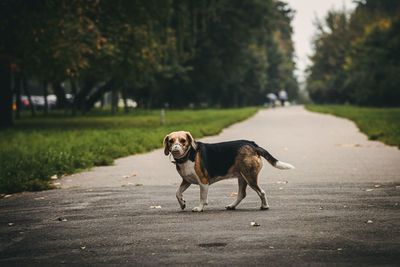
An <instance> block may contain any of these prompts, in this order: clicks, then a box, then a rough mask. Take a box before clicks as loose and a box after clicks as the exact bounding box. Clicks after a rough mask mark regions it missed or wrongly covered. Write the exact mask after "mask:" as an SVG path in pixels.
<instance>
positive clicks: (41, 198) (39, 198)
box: [34, 197, 45, 200]
mask: <svg viewBox="0 0 400 267" xmlns="http://www.w3.org/2000/svg"><path fill="white" fill-rule="evenodd" d="M43 199H45V197H35V198H34V200H43Z"/></svg>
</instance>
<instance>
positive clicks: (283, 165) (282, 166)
mask: <svg viewBox="0 0 400 267" xmlns="http://www.w3.org/2000/svg"><path fill="white" fill-rule="evenodd" d="M274 167H275V168H278V169H281V170H289V169H294V166H293V165H292V164H289V163H286V162H283V161H279V160H278V161H277V162H276V163H275V166H274Z"/></svg>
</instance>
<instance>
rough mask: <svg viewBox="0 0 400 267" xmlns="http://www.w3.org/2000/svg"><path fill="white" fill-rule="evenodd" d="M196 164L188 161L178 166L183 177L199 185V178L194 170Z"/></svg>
mask: <svg viewBox="0 0 400 267" xmlns="http://www.w3.org/2000/svg"><path fill="white" fill-rule="evenodd" d="M194 165H195V163H194V162H193V161H190V160H188V161H186V162H185V163H183V164H178V167H179V168H178V173H179V174H180V175H181V177H182V178H183V179H184V180H186V181H187V182H189V183H191V184H199V180H200V179H199V177H198V176H197V174H196V170H195V169H194Z"/></svg>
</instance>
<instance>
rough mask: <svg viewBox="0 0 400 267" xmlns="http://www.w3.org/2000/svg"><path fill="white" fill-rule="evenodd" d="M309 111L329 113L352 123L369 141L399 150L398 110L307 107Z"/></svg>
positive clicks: (399, 119) (331, 106) (353, 107)
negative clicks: (378, 142) (395, 147)
mask: <svg viewBox="0 0 400 267" xmlns="http://www.w3.org/2000/svg"><path fill="white" fill-rule="evenodd" d="M306 108H307V109H308V110H310V111H315V112H320V113H329V114H333V115H335V116H339V117H343V118H348V119H350V120H352V121H354V122H355V123H356V124H357V126H358V128H359V129H360V131H362V132H363V133H365V134H366V135H367V136H368V138H369V139H370V140H378V141H382V142H384V143H385V144H388V145H392V146H397V147H399V148H400V108H370V107H356V106H337V105H326V106H325V105H323V106H318V105H307V106H306Z"/></svg>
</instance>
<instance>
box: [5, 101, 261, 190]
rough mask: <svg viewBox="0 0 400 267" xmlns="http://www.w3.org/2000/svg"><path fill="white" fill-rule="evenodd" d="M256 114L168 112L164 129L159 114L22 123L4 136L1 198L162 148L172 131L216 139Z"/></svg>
mask: <svg viewBox="0 0 400 267" xmlns="http://www.w3.org/2000/svg"><path fill="white" fill-rule="evenodd" d="M257 110H258V109H257V108H243V109H225V110H212V109H209V110H198V111H166V117H165V122H166V123H165V125H164V126H160V117H159V112H160V111H158V110H154V111H143V110H137V111H133V112H132V113H129V114H127V115H125V114H120V115H117V116H109V115H108V116H105V115H104V114H103V115H101V114H98V113H93V114H89V115H87V116H85V117H74V118H72V117H65V116H63V115H61V114H59V115H56V114H55V115H53V116H50V117H47V118H23V119H20V120H18V121H17V122H16V125H15V127H14V128H12V129H7V130H3V131H0V193H15V192H21V191H36V190H43V189H49V188H51V186H50V183H49V181H50V177H51V176H53V175H55V174H56V175H57V176H62V175H64V174H72V173H75V172H79V171H81V170H83V169H88V168H91V167H93V166H99V165H110V164H112V163H113V161H114V159H115V158H119V157H123V156H128V155H132V154H137V153H144V152H147V151H150V150H152V149H155V148H159V147H161V146H162V141H163V138H164V137H165V135H166V134H168V133H169V132H172V131H177V130H187V131H190V132H191V133H192V135H193V137H194V138H200V137H203V136H206V135H215V134H218V133H219V132H220V131H221V130H222V129H223V128H225V127H227V126H229V125H231V124H233V123H236V122H239V121H242V120H245V119H247V118H248V117H250V116H252V115H253V114H255V113H256V112H257Z"/></svg>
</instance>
